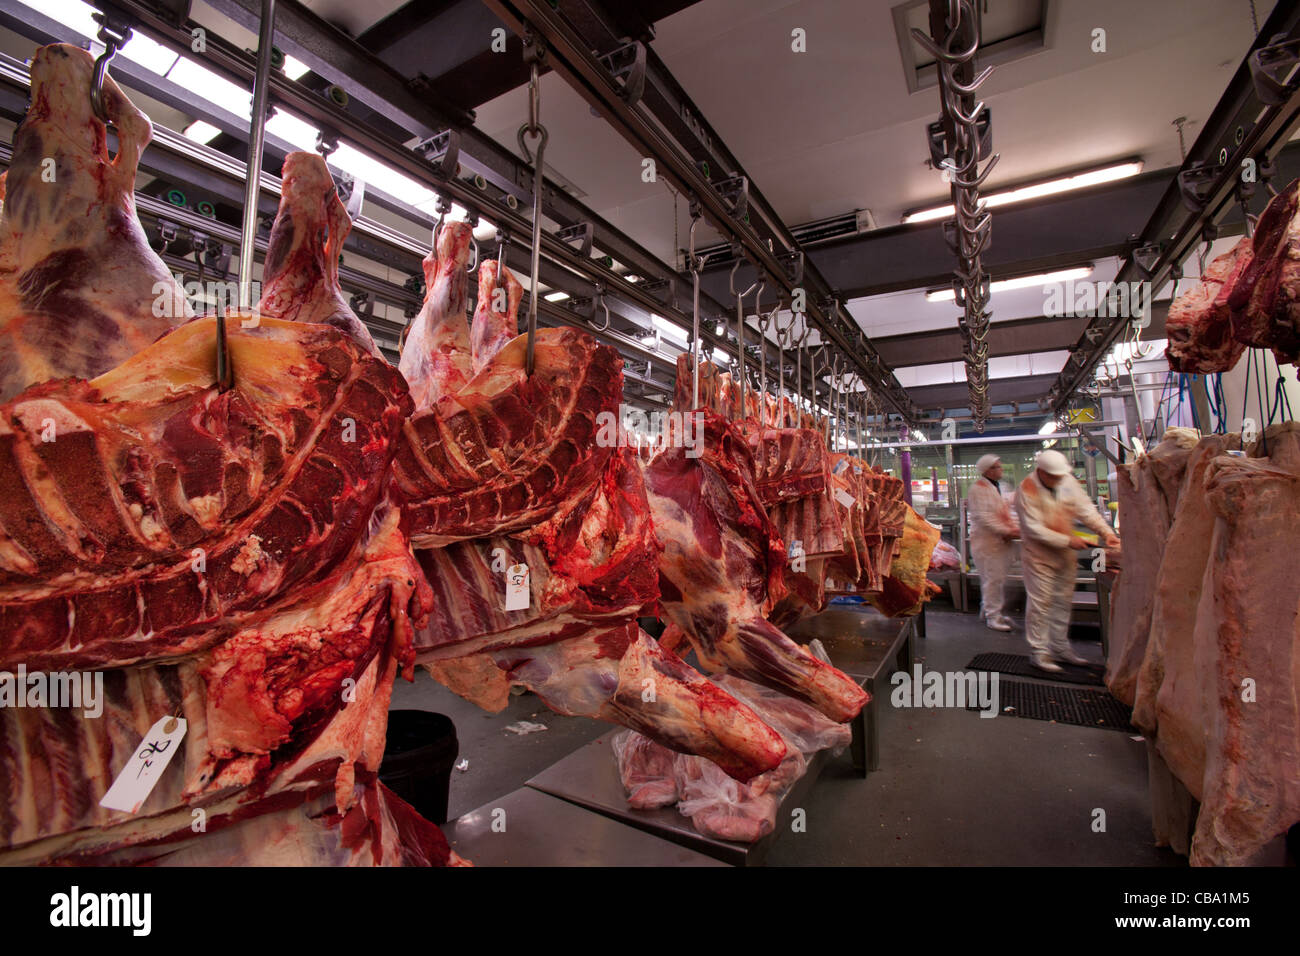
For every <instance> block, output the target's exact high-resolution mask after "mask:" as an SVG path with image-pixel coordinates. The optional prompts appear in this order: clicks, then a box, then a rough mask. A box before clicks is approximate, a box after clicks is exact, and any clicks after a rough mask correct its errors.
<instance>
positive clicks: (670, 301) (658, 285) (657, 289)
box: [641, 278, 677, 309]
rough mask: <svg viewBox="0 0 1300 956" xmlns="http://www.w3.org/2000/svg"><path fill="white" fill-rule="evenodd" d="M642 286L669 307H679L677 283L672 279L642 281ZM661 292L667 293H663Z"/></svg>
mask: <svg viewBox="0 0 1300 956" xmlns="http://www.w3.org/2000/svg"><path fill="white" fill-rule="evenodd" d="M641 288H642V289H643V290H645V292H646V293H647V294H648V295H650V296H651V297H652V298H655V299H658V300H659V301H660V302H661V303H663V304H664V305H666V306H668V307H669V308H673V309H675V308H677V284H676V283H675V282H673V281H671V280H670V279H667V278H664V279H651V280H648V281H646V282H643V283H641ZM661 293H667V294H666V295H662V294H661Z"/></svg>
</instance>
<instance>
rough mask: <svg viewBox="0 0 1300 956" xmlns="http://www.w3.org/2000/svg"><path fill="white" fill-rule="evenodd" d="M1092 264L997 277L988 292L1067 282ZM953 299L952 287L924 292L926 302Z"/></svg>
mask: <svg viewBox="0 0 1300 956" xmlns="http://www.w3.org/2000/svg"><path fill="white" fill-rule="evenodd" d="M1092 268H1093V267H1092V266H1091V265H1087V266H1078V267H1076V268H1074V269H1061V270H1060V271H1058V272H1040V273H1038V274H1037V275H1032V276H1017V277H1016V278H1014V279H999V280H998V281H996V282H994V283H992V284H991V285H990V286H989V289H990V294H992V293H993V292H1004V291H1007V290H1009V289H1032V288H1033V287H1034V286H1045V285H1051V284H1053V283H1055V282H1069V281H1070V280H1072V279H1086V278H1087V277H1088V276H1090V275H1092ZM953 299H954V295H953V291H952V289H950V288H949V289H932V290H931V291H929V292H927V293H926V294H925V301H926V302H951V301H952V300H953Z"/></svg>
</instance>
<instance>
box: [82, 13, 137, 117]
mask: <svg viewBox="0 0 1300 956" xmlns="http://www.w3.org/2000/svg"><path fill="white" fill-rule="evenodd" d="M95 19H96V20H97V21H99V39H100V41H101V42H102V43H103V44H104V52H103V53H101V54H100V55H99V56H98V57H96V59H95V74H94V77H93V78H92V79H91V81H90V108H91V109H92V110H94V112H95V115H96V116H97V117H98V118H99V120H100V121H101V122H102V123H103V124H104V125H105V126H111V125H112V124H113V121H112V120H110V119H109V117H108V111H107V110H106V109H105V108H104V78H105V77H106V76H107V75H108V65H109V64H110V63H111V62H112V61H113V57H115V56H117V51H118V50H120V49H122V47H124V46H126V43H127V41H128V40H130V39H131V28H130V27H128V26H125V25H120V26H119V25H118V24H111V25H110V21H109V18H108V17H107V16H105V15H104V14H96V15H95Z"/></svg>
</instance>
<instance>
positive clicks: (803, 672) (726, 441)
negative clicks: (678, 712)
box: [645, 410, 867, 721]
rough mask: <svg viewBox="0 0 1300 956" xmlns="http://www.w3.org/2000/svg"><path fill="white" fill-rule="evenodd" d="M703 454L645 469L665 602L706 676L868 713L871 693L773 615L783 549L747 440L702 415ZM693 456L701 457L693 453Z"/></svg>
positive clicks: (829, 711)
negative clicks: (728, 676)
mask: <svg viewBox="0 0 1300 956" xmlns="http://www.w3.org/2000/svg"><path fill="white" fill-rule="evenodd" d="M693 414H698V415H699V416H701V417H702V421H703V425H702V428H701V429H699V431H700V433H701V435H702V443H701V447H698V448H696V449H688V448H685V447H684V443H682V442H674V441H672V440H671V437H670V441H669V443H668V446H667V447H665V448H664V449H663V450H662V451H661V452H660V453H659V454H658V455H656V456H655V458H654V459H653V460H652V461H651V462H650V464H649V465H648V466H647V467H646V471H645V474H646V487H647V491H648V492H649V499H650V508H651V513H652V515H653V519H654V530H655V534H656V536H657V537H658V539H659V543H660V544H661V545H662V546H663V549H664V551H663V557H662V558H661V560H660V564H659V577H660V589H661V591H662V597H661V599H660V600H661V604H662V606H663V609H664V612H665V613H666V614H667V616H668V618H669V619H670V620H671V621H672V622H673V623H674V624H675V625H676V626H677V627H678V628H680V629H681V630H682V631H683V632H685V634H686V635H687V637H688V638H689V639H690V641H691V644H692V646H693V647H694V648H695V652H696V654H697V655H698V657H699V659H700V663H701V664H702V665H703V666H704V667H705V668H706V669H708V670H712V671H717V672H722V671H727V672H730V673H733V674H736V675H737V676H740V677H744V678H746V679H748V680H752V681H755V682H758V683H762V684H764V685H766V686H768V687H772V688H774V689H778V690H781V691H784V692H785V693H787V694H790V695H791V696H793V697H797V698H799V699H800V700H805V701H807V702H808V703H810V704H812V705H813V706H814V707H816V708H817V709H818V710H820V711H821V712H822V713H824V714H826V715H827V716H828V717H831V718H832V719H834V720H838V721H845V720H848V719H850V718H851V717H853V716H854V715H855V714H857V713H858V711H859V710H861V709H862V706H863V704H865V703H866V701H867V695H866V693H865V692H864V691H863V690H862V689H861V688H860V687H858V685H857V684H856V683H854V682H853V680H852V679H850V678H849V677H848V676H847V675H845V674H843V673H841V672H840V671H838V670H836V669H835V668H834V667H831V666H830V665H828V664H824V663H822V662H821V661H819V660H817V659H816V658H815V657H813V656H812V655H810V654H808V653H807V652H806V651H804V650H803V648H801V647H800V646H799V645H798V644H795V643H794V642H793V641H792V640H790V639H789V638H788V637H786V636H785V634H783V633H782V632H781V631H780V630H779V629H777V628H776V627H775V626H773V625H772V624H771V623H770V622H769V621H768V620H767V619H766V617H765V615H766V613H767V612H768V611H770V610H771V608H772V607H773V606H774V604H775V603H776V601H778V600H779V599H780V597H781V596H782V594H783V593H784V590H785V585H784V583H783V580H782V578H783V573H784V568H785V561H786V555H785V549H784V545H783V543H782V542H781V539H780V537H779V536H778V535H777V533H776V529H775V528H774V527H773V526H772V523H771V521H770V520H769V519H768V517H767V514H766V512H765V510H764V509H763V505H762V501H761V499H760V498H759V495H758V491H757V489H756V488H755V487H754V480H753V471H754V466H753V459H752V457H751V455H750V452H749V447H748V444H747V443H746V442H745V440H744V437H743V435H742V434H741V432H740V431H739V429H737V428H736V426H735V425H733V424H732V423H731V422H728V421H727V420H726V419H723V418H721V417H720V416H718V415H717V414H715V413H713V412H711V411H706V410H701V411H699V412H697V413H693ZM694 452H699V453H698V454H694Z"/></svg>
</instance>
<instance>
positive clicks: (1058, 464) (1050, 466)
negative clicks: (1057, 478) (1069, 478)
mask: <svg viewBox="0 0 1300 956" xmlns="http://www.w3.org/2000/svg"><path fill="white" fill-rule="evenodd" d="M1034 464H1035V465H1036V466H1037V467H1038V468H1041V469H1042V470H1043V471H1045V472H1047V473H1048V474H1049V475H1068V474H1069V473H1070V472H1072V471H1074V469H1073V468H1071V467H1070V460H1069V459H1068V458H1066V457H1065V456H1064V455H1062V454H1061V453H1060V452H1059V451H1055V450H1053V449H1050V448H1049V449H1048V450H1047V451H1040V452H1039V453H1038V457H1037V458H1035V459H1034Z"/></svg>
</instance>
